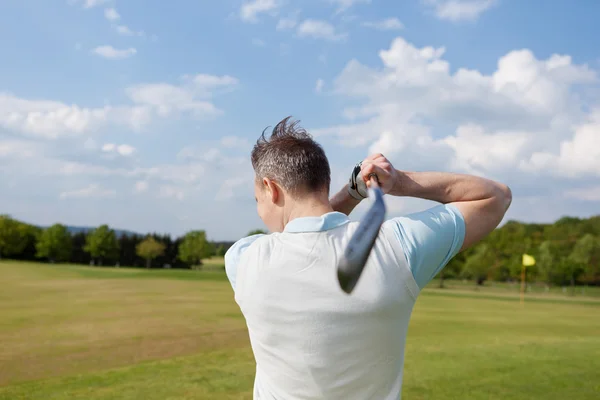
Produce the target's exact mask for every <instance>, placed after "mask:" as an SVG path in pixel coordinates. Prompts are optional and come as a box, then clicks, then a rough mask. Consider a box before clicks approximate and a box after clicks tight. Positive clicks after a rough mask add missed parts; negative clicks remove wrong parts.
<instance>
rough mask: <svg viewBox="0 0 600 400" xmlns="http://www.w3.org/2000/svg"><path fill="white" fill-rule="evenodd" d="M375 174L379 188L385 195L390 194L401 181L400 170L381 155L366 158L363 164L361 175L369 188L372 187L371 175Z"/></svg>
mask: <svg viewBox="0 0 600 400" xmlns="http://www.w3.org/2000/svg"><path fill="white" fill-rule="evenodd" d="M373 173H374V174H375V175H376V176H377V179H378V180H379V186H380V187H381V190H382V191H383V193H384V194H388V193H390V192H391V191H392V190H393V189H394V186H395V185H396V183H397V182H398V181H399V179H398V175H399V172H398V170H396V169H395V168H394V166H393V165H392V163H391V162H390V161H389V160H388V159H387V158H385V156H384V155H383V154H381V153H377V154H373V155H371V156H369V157H367V158H365V159H364V160H363V162H362V165H361V175H362V179H363V180H364V182H365V183H366V185H367V187H370V186H371V182H370V179H369V175H371V174H373Z"/></svg>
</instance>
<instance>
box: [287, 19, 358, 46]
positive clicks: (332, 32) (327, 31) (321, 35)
mask: <svg viewBox="0 0 600 400" xmlns="http://www.w3.org/2000/svg"><path fill="white" fill-rule="evenodd" d="M296 32H297V34H298V36H299V37H302V38H314V39H325V40H329V41H340V40H343V39H345V38H346V37H347V36H348V35H347V34H345V33H338V32H336V29H335V27H334V26H333V25H331V24H330V23H329V22H327V21H321V20H315V19H307V20H305V21H303V22H302V23H301V24H300V25H298V28H297V30H296Z"/></svg>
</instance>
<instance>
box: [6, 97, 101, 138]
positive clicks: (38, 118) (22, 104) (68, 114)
mask: <svg viewBox="0 0 600 400" xmlns="http://www.w3.org/2000/svg"><path fill="white" fill-rule="evenodd" d="M109 112H110V107H103V108H82V107H79V106H77V105H67V104H64V103H61V102H58V101H47V100H25V99H20V98H18V97H16V96H14V95H11V94H8V93H0V126H2V127H4V128H6V129H10V130H15V131H21V132H25V133H27V134H30V135H32V136H37V137H44V138H48V139H56V138H58V137H61V136H69V135H79V134H82V133H83V132H85V131H89V130H93V129H94V128H96V127H98V126H99V125H101V124H103V123H104V122H105V121H106V120H107V118H108V115H109Z"/></svg>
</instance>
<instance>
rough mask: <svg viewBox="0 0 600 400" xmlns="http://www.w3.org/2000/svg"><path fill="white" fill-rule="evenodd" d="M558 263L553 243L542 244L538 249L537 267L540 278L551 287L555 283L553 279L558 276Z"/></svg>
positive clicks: (547, 241)
mask: <svg viewBox="0 0 600 400" xmlns="http://www.w3.org/2000/svg"><path fill="white" fill-rule="evenodd" d="M556 264H557V263H556V261H555V257H554V254H553V252H552V242H550V241H549V240H545V241H544V242H542V244H540V247H539V248H538V257H537V262H536V265H537V267H538V272H539V277H540V278H541V279H542V281H544V282H545V283H546V285H548V286H549V285H550V284H551V283H552V282H553V278H554V276H555V275H556V271H555V269H556Z"/></svg>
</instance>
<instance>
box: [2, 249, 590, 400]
mask: <svg viewBox="0 0 600 400" xmlns="http://www.w3.org/2000/svg"><path fill="white" fill-rule="evenodd" d="M219 262H222V260H216V261H215V262H213V264H215V263H216V264H218V263H219ZM216 269H217V270H215V271H208V272H207V271H204V272H199V271H175V270H149V271H147V270H133V269H126V268H119V269H114V268H111V269H109V268H98V267H96V268H94V267H77V266H50V265H43V264H30V263H16V262H9V261H4V262H0V399H7V400H8V399H10V400H18V399H23V400H25V399H26V400H34V399H40V400H42V399H43V400H63V399H64V400H67V399H68V400H75V399H81V400H83V399H85V400H96V399H103V400H108V399H144V400H168V399H173V400H174V399H183V400H185V399H251V398H252V383H253V378H254V367H255V365H254V360H253V357H252V352H251V349H250V346H249V341H248V335H247V331H246V326H245V323H244V319H243V317H242V316H241V314H240V312H239V310H238V308H237V305H236V304H235V302H234V300H233V292H232V290H231V287H230V286H229V283H228V282H227V280H226V277H225V275H224V273H223V271H222V270H221V271H219V270H218V268H216ZM403 396H404V398H406V399H411V400H414V399H442V400H443V399H486V400H487V399H513V400H514V399H542V398H543V399H557V400H558V399H560V400H563V399H578V400H584V399H598V398H600V302H598V301H597V300H594V299H591V298H590V299H586V300H584V299H575V300H573V299H570V300H568V301H567V300H562V299H560V298H559V297H557V296H554V297H543V296H538V297H537V298H535V299H531V298H528V299H527V300H526V303H525V304H524V305H521V304H520V303H519V301H518V294H516V295H515V294H514V293H513V294H511V295H506V294H504V295H501V296H495V295H490V294H486V293H485V291H480V292H477V293H475V292H473V291H471V292H467V291H466V290H459V291H454V290H451V289H450V290H448V289H447V290H433V289H431V290H429V289H426V290H425V291H424V292H423V293H422V295H421V296H420V298H419V300H418V302H417V306H416V308H415V311H414V313H413V318H412V321H411V325H410V328H409V336H408V344H407V350H406V361H405V375H404V389H403Z"/></svg>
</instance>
